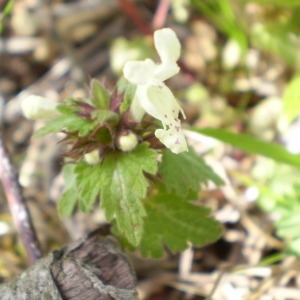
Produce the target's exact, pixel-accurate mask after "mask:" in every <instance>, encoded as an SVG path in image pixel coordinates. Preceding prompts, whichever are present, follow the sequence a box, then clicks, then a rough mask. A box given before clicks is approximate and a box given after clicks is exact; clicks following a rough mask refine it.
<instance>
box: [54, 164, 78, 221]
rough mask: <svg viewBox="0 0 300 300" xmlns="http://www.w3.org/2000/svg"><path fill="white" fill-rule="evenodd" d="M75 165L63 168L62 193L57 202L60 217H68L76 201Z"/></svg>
mask: <svg viewBox="0 0 300 300" xmlns="http://www.w3.org/2000/svg"><path fill="white" fill-rule="evenodd" d="M74 170H75V165H65V166H64V168H63V177H64V183H65V185H64V191H63V194H62V196H61V198H60V200H59V202H58V212H59V214H60V215H61V216H62V217H67V216H70V215H71V214H72V212H73V210H74V208H75V205H76V202H77V201H78V192H77V189H76V174H75V172H74Z"/></svg>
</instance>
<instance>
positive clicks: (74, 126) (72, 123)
mask: <svg viewBox="0 0 300 300" xmlns="http://www.w3.org/2000/svg"><path fill="white" fill-rule="evenodd" d="M57 110H58V111H60V113H61V114H62V115H61V116H59V117H57V118H55V119H53V120H51V121H49V122H48V123H47V124H46V125H45V127H43V128H41V129H40V130H38V131H37V132H36V133H35V134H34V137H40V136H43V135H45V134H49V133H57V132H59V131H61V130H63V129H65V130H66V131H68V132H78V135H79V136H84V135H87V134H89V133H90V132H92V131H93V130H94V129H95V128H96V126H97V124H98V122H97V121H93V120H88V119H85V118H83V117H80V116H78V115H77V114H76V112H75V111H74V110H73V109H72V108H70V107H67V106H66V105H59V106H58V107H57Z"/></svg>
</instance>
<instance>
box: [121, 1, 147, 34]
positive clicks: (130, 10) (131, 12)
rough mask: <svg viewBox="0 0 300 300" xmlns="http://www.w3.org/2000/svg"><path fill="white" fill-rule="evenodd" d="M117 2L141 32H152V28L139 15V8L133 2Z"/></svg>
mask: <svg viewBox="0 0 300 300" xmlns="http://www.w3.org/2000/svg"><path fill="white" fill-rule="evenodd" d="M118 4H119V6H120V8H121V9H122V10H123V12H124V13H125V14H126V15H127V16H128V17H129V18H130V20H131V21H132V22H133V23H134V24H135V25H136V27H137V28H138V29H139V30H140V31H141V32H142V33H143V34H149V35H150V34H152V33H153V30H152V29H151V28H150V26H149V25H148V24H147V23H146V22H145V21H144V19H143V18H142V17H141V15H140V12H139V10H138V9H137V7H136V4H135V3H134V2H131V1H128V0H118Z"/></svg>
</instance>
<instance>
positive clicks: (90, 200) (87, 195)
mask: <svg viewBox="0 0 300 300" xmlns="http://www.w3.org/2000/svg"><path fill="white" fill-rule="evenodd" d="M75 173H76V176H77V177H76V186H77V190H78V197H79V208H80V210H81V211H83V212H89V211H90V210H91V208H92V207H93V205H94V203H95V201H96V200H97V197H98V196H99V193H100V188H101V183H100V176H101V174H102V168H101V165H100V164H96V165H89V164H88V163H86V162H84V161H82V162H80V163H78V164H77V165H76V168H75Z"/></svg>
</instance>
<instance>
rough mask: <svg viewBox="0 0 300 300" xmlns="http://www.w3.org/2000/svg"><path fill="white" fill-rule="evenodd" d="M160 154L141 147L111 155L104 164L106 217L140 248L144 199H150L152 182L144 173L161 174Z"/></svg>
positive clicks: (102, 199) (100, 178) (104, 206)
mask: <svg viewBox="0 0 300 300" xmlns="http://www.w3.org/2000/svg"><path fill="white" fill-rule="evenodd" d="M156 156H157V154H156V151H154V150H151V149H149V148H148V145H147V144H146V143H143V144H140V145H139V146H138V147H137V148H136V149H135V150H134V151H132V152H128V153H125V152H114V153H110V154H108V155H107V156H106V157H105V158H104V160H103V162H102V165H101V174H100V177H99V178H98V179H99V182H100V185H101V207H103V208H104V209H105V214H106V218H107V219H108V220H109V221H111V220H113V219H115V221H116V225H117V227H118V231H119V232H120V233H121V234H122V235H124V236H125V238H127V239H128V241H129V242H130V243H131V244H132V245H134V246H137V245H138V244H139V242H140V240H141V238H142V235H143V218H144V217H145V215H146V214H145V209H144V206H143V204H142V201H141V199H143V198H144V197H145V196H146V192H147V187H148V181H147V179H146V177H145V174H144V172H147V173H150V174H155V173H156V171H157V163H156Z"/></svg>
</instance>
